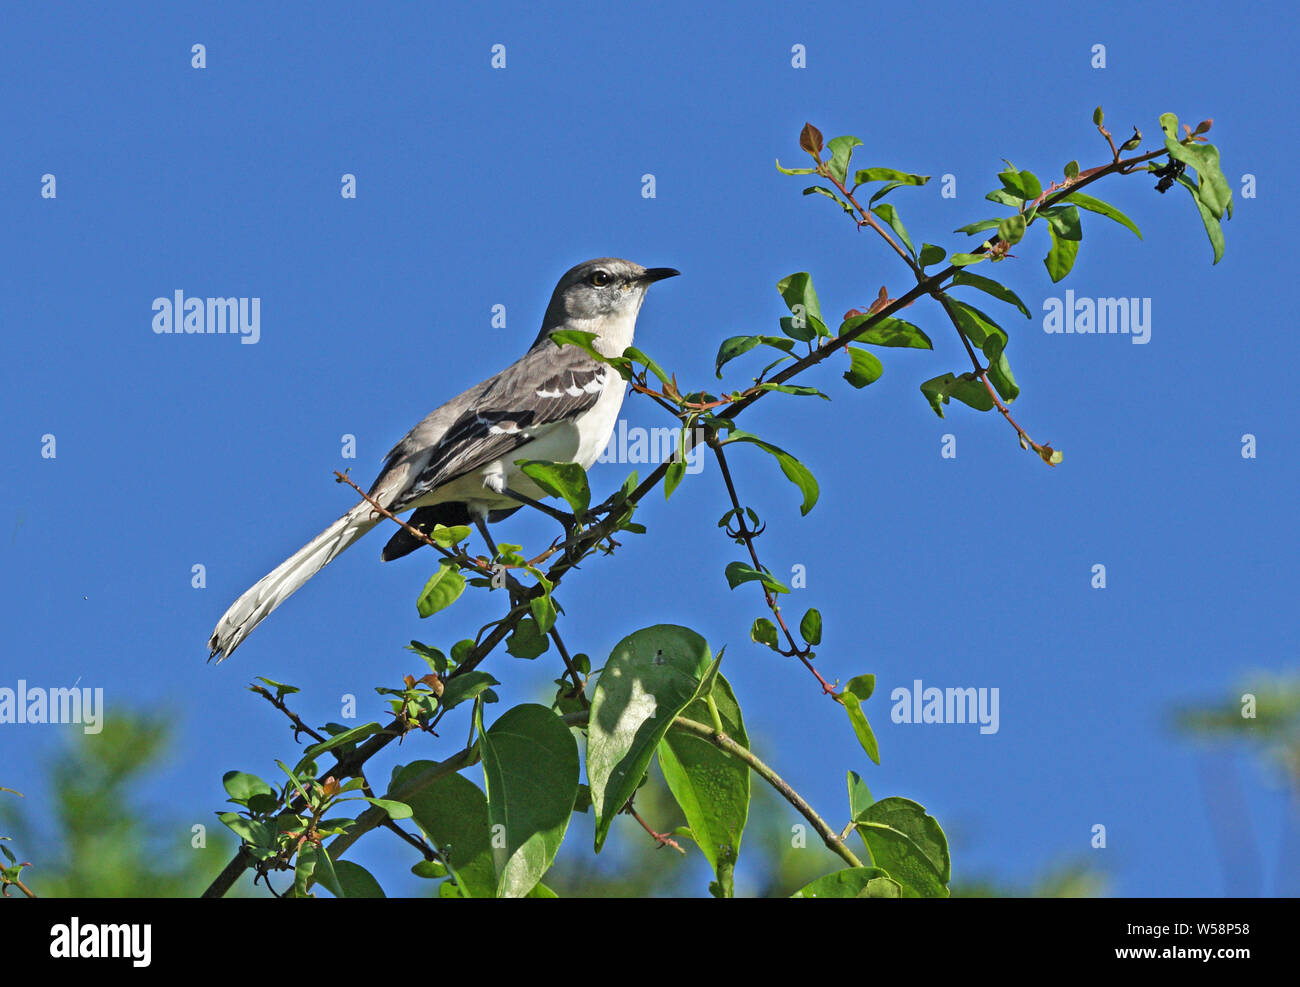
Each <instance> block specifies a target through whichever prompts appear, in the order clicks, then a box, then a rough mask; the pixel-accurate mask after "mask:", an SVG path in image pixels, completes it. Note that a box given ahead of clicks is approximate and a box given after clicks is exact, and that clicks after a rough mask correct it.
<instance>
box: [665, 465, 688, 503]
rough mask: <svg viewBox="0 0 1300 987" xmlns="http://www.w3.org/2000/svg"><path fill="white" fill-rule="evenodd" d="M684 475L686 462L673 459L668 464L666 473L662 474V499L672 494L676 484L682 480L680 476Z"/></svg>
mask: <svg viewBox="0 0 1300 987" xmlns="http://www.w3.org/2000/svg"><path fill="white" fill-rule="evenodd" d="M685 475H686V463H685V462H683V461H682V460H680V459H675V460H673V461H672V462H671V463H669V464H668V473H667V474H666V475H665V476H664V500H667V499H668V498H669V497H671V496H672V495H673V491H674V490H676V489H677V485H678V484H679V483H681V482H682V477H684V476H685Z"/></svg>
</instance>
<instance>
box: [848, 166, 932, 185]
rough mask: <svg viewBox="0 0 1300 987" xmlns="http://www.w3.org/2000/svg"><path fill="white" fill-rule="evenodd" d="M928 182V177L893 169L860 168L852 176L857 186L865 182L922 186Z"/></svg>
mask: <svg viewBox="0 0 1300 987" xmlns="http://www.w3.org/2000/svg"><path fill="white" fill-rule="evenodd" d="M929 180H930V176H929V175H912V174H909V173H908V172H906V171H898V170H896V169H894V168H861V169H859V170H858V173H857V174H856V175H855V176H854V178H853V181H854V183H855V184H857V185H865V184H866V183H867V182H894V183H896V184H897V185H924V184H925V183H926V182H928V181H929Z"/></svg>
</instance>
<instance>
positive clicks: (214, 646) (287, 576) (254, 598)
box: [208, 501, 383, 662]
mask: <svg viewBox="0 0 1300 987" xmlns="http://www.w3.org/2000/svg"><path fill="white" fill-rule="evenodd" d="M381 520H383V519H382V518H381V517H380V516H379V515H377V514H374V512H373V510H372V508H371V507H370V505H369V504H367V503H366V502H365V501H362V502H361V503H360V504H358V505H357V506H356V507H354V508H352V510H350V511H348V512H347V513H346V514H344V515H343V516H342V517H341V518H339V519H338V520H337V521H335V522H334V523H333V524H331V525H330V526H329V527H328V528H326V529H325V530H324V531H322V532H321V533H320V534H319V535H317V536H316V537H315V538H313V539H312V540H311V541H309V542H308V543H307V544H306V545H304V546H303V547H302V548H300V549H298V551H296V552H294V553H293V554H292V555H290V556H289V557H288V558H287V559H285V560H284V561H283V562H281V563H280V564H279V565H278V566H276V567H275V568H274V569H273V570H272V571H271V572H269V573H267V574H266V575H265V576H263V577H262V578H261V579H259V580H258V581H257V582H256V583H255V584H254V585H253V586H252V587H251V588H249V589H248V590H247V591H245V593H244V595H243V596H241V597H240V598H239V599H238V600H236V601H235V602H234V603H232V604H231V605H230V609H229V610H227V611H226V613H225V615H224V616H223V617H222V618H221V619H220V620H219V621H217V627H216V629H215V630H214V631H213V632H212V637H211V638H210V639H209V640H208V647H209V648H211V650H212V654H211V656H210V657H212V658H216V659H217V661H218V662H220V661H224V660H225V659H226V658H229V657H230V656H231V654H232V653H233V652H234V650H235V649H236V648H237V647H239V645H240V644H241V643H242V642H243V640H244V638H246V637H248V635H249V634H251V633H252V631H253V628H254V627H256V626H257V625H258V624H260V623H261V622H262V621H263V620H264V619H266V615H267V614H269V613H270V612H271V611H272V610H274V609H275V608H276V607H278V606H279V605H280V604H281V603H283V602H284V601H285V600H287V599H288V598H289V597H290V596H292V595H293V594H294V593H295V592H296V591H297V590H298V588H299V587H301V586H302V585H303V583H305V582H307V580H309V579H310V578H311V577H312V576H314V575H316V573H318V572H320V571H321V569H323V568H324V567H325V566H326V564H327V563H329V562H330V561H332V560H333V559H334V558H335V557H336V556H338V555H339V554H340V553H342V552H343V550H344V549H346V548H347V547H348V546H349V545H351V544H352V543H353V542H355V541H356V540H357V539H358V538H360V537H361V536H362V535H364V534H365V533H366V532H367V531H369V530H370V529H371V528H373V527H374V526H375V525H376V524H377V523H379V521H381Z"/></svg>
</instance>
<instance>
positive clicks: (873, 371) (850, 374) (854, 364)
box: [804, 346, 885, 513]
mask: <svg viewBox="0 0 1300 987" xmlns="http://www.w3.org/2000/svg"><path fill="white" fill-rule="evenodd" d="M844 351H845V352H846V353H848V355H849V369H848V370H846V371H844V379H845V380H847V381H848V382H849V383H850V384H852V385H853V386H854V387H856V388H859V389H861V388H863V387H866V386H867V385H868V384H872V383H875V382H876V381H877V380H879V379H880V375H881V374H883V373H884V372H885V365H884V364H883V363H881V362H880V359H879V358H878V357H877V356H876V355H875V354H874V353H872V352H870V351H868V350H864V349H862V348H860V347H858V346H846V347H845V348H844ZM804 513H807V512H806V511H805V512H804Z"/></svg>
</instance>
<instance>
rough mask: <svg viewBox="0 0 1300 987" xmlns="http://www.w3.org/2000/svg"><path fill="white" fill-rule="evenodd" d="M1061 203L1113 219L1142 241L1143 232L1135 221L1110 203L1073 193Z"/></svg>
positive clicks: (1080, 193)
mask: <svg viewBox="0 0 1300 987" xmlns="http://www.w3.org/2000/svg"><path fill="white" fill-rule="evenodd" d="M1061 201H1062V202H1068V203H1070V204H1071V205H1075V206H1078V207H1079V208H1080V209H1087V210H1088V211H1089V212H1095V213H1097V214H1098V215H1101V216H1105V217H1106V218H1107V219H1113V220H1114V221H1115V222H1117V223H1119V224H1120V225H1121V226H1127V227H1128V228H1129V229H1130V230H1132V231H1133V232H1134V233H1136V234H1137V238H1138V239H1139V240H1141V239H1142V231H1141V230H1139V229H1138V228H1137V223H1135V222H1133V220H1131V219H1129V218H1128V217H1127V216H1125V215H1124V214H1123V213H1122V212H1120V211H1119V210H1118V209H1116V208H1115V207H1114V206H1112V205H1111V204H1110V203H1109V202H1103V201H1102V200H1101V199H1094V198H1093V197H1092V196H1090V195H1084V194H1083V193H1082V192H1072V193H1071V194H1069V195H1067V196H1066V197H1065V198H1064V199H1062V200H1061Z"/></svg>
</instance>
